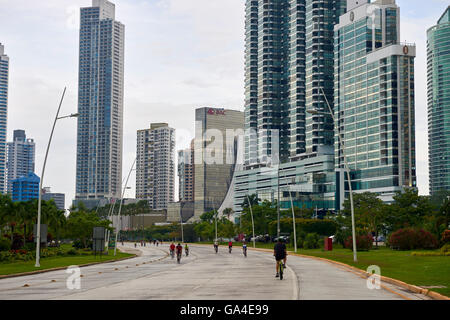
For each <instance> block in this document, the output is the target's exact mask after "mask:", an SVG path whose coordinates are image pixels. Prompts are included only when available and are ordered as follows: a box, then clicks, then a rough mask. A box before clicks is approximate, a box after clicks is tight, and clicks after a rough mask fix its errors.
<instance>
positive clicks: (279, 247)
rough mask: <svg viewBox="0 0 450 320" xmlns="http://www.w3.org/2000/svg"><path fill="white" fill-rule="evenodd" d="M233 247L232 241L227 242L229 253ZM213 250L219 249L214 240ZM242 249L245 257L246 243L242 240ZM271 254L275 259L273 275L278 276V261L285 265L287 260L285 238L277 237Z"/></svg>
mask: <svg viewBox="0 0 450 320" xmlns="http://www.w3.org/2000/svg"><path fill="white" fill-rule="evenodd" d="M232 249H233V242H232V241H230V242H228V251H229V253H231V250H232ZM214 250H215V251H216V253H218V251H219V243H218V242H217V240H216V241H214ZM242 251H243V253H244V256H245V257H247V243H246V242H245V241H244V242H243V244H242ZM273 256H274V257H275V261H276V275H275V277H276V278H278V277H279V276H280V272H279V271H280V261H282V262H283V266H284V267H286V261H287V250H286V244H285V240H284V239H283V238H278V240H277V243H276V244H275V246H274V249H273Z"/></svg>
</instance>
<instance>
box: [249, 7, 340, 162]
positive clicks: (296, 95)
mask: <svg viewBox="0 0 450 320" xmlns="http://www.w3.org/2000/svg"><path fill="white" fill-rule="evenodd" d="M345 7H346V2H345V1H344V0H284V1H275V0H247V2H246V23H245V42H246V47H245V129H246V137H245V164H246V166H247V167H249V168H255V167H258V166H260V165H265V164H267V163H270V161H271V160H272V161H281V162H287V161H289V160H295V159H298V158H301V157H303V154H304V153H306V152H308V153H310V152H317V151H318V148H319V145H327V146H328V148H332V145H333V133H332V131H333V122H332V120H331V117H330V116H329V115H328V116H327V115H323V116H321V117H319V118H317V117H314V118H313V117H310V116H308V115H307V112H306V111H307V109H308V108H309V109H324V106H325V98H324V96H323V95H322V89H323V90H324V92H325V94H326V96H327V98H328V100H329V101H330V103H333V85H334V83H333V63H334V59H333V50H334V47H333V27H334V24H336V23H337V21H338V17H339V16H340V15H341V14H343V13H344V12H345ZM330 146H331V147H330ZM270 159H271V160H270Z"/></svg>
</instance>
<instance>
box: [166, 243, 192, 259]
mask: <svg viewBox="0 0 450 320" xmlns="http://www.w3.org/2000/svg"><path fill="white" fill-rule="evenodd" d="M184 252H185V254H186V257H187V256H188V255H189V246H188V244H187V243H186V244H185V246H184ZM175 253H176V255H177V258H178V260H180V259H181V256H182V255H183V246H182V245H181V243H178V245H176V246H175V244H174V243H173V242H172V244H171V245H170V255H171V256H172V258H173V257H174V255H175Z"/></svg>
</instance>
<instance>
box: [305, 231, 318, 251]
mask: <svg viewBox="0 0 450 320" xmlns="http://www.w3.org/2000/svg"><path fill="white" fill-rule="evenodd" d="M319 240H320V237H319V235H318V234H317V233H308V234H307V235H306V238H305V241H304V242H303V247H304V248H305V249H317V248H318V247H319V246H318V243H319Z"/></svg>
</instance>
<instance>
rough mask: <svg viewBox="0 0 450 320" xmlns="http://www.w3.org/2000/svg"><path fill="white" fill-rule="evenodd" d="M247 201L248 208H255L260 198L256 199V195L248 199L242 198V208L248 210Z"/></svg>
mask: <svg viewBox="0 0 450 320" xmlns="http://www.w3.org/2000/svg"><path fill="white" fill-rule="evenodd" d="M249 199H250V206H252V207H253V206H257V205H258V204H259V202H260V201H261V199H260V198H258V195H257V194H251V195H249V196H248V197H245V198H244V202H243V203H242V208H248V207H249Z"/></svg>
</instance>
